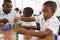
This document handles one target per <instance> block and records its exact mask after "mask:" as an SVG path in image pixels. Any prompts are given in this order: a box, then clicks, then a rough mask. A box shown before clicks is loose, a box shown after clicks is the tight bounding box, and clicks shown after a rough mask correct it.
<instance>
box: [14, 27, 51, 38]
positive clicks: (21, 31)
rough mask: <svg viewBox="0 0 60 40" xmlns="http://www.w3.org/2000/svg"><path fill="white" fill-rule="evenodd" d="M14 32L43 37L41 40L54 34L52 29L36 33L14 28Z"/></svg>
mask: <svg viewBox="0 0 60 40" xmlns="http://www.w3.org/2000/svg"><path fill="white" fill-rule="evenodd" d="M14 30H15V31H16V32H17V33H20V34H24V35H30V36H36V37H41V38H42V37H46V36H48V35H50V34H52V31H51V30H50V29H46V30H45V31H41V32H36V31H29V30H27V29H24V28H22V27H17V28H14Z"/></svg>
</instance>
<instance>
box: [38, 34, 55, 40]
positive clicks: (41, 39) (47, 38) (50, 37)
mask: <svg viewBox="0 0 60 40" xmlns="http://www.w3.org/2000/svg"><path fill="white" fill-rule="evenodd" d="M38 40H54V34H51V35H49V36H47V37H45V38H39V39H38Z"/></svg>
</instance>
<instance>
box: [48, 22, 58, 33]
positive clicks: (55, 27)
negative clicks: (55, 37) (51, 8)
mask: <svg viewBox="0 0 60 40" xmlns="http://www.w3.org/2000/svg"><path fill="white" fill-rule="evenodd" d="M47 28H48V29H50V30H51V31H52V32H53V33H54V34H58V30H59V22H58V21H53V22H51V23H50V24H49V26H48V27H47Z"/></svg>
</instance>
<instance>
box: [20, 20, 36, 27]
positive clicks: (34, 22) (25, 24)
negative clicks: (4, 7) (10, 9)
mask: <svg viewBox="0 0 60 40" xmlns="http://www.w3.org/2000/svg"><path fill="white" fill-rule="evenodd" d="M19 23H20V24H21V26H35V27H36V21H32V22H25V21H22V20H20V22H19Z"/></svg>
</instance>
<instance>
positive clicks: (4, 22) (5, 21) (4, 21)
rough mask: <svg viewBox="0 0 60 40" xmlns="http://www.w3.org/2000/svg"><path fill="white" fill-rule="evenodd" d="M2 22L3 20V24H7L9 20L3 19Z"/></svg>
mask: <svg viewBox="0 0 60 40" xmlns="http://www.w3.org/2000/svg"><path fill="white" fill-rule="evenodd" d="M0 22H2V23H3V24H6V23H7V22H9V21H8V20H7V19H5V18H4V19H1V21H0Z"/></svg>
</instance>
